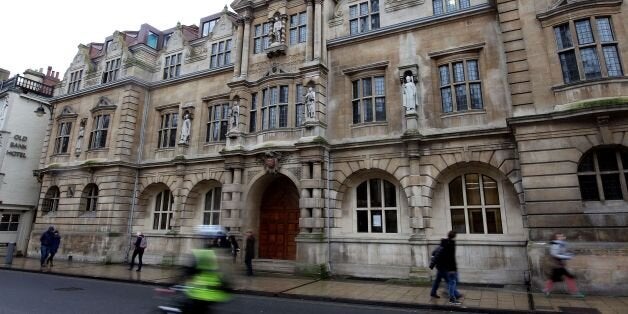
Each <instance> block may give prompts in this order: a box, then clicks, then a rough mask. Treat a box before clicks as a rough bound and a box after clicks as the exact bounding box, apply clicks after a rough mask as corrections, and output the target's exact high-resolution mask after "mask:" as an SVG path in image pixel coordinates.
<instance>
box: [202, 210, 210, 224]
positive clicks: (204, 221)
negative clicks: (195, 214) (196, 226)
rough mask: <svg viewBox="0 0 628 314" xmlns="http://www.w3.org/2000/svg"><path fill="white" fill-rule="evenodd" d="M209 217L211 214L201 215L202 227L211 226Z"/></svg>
mask: <svg viewBox="0 0 628 314" xmlns="http://www.w3.org/2000/svg"><path fill="white" fill-rule="evenodd" d="M211 217H212V214H211V213H203V224H204V225H210V224H211V221H210V220H211Z"/></svg>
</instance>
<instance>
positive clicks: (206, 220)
mask: <svg viewBox="0 0 628 314" xmlns="http://www.w3.org/2000/svg"><path fill="white" fill-rule="evenodd" d="M210 193H211V195H210ZM208 198H210V199H209V202H208V200H207V199H208ZM221 203H222V188H221V187H219V186H217V187H213V188H211V189H209V191H207V192H205V198H204V201H203V217H202V224H203V225H219V224H220V218H221V217H220V216H221V214H220V212H221V211H220V208H221V206H222V205H221ZM208 205H209V206H208ZM216 207H217V208H216ZM214 218H217V219H214ZM216 220H217V221H216Z"/></svg>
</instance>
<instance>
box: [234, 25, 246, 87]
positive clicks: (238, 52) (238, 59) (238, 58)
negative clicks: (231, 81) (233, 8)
mask: <svg viewBox="0 0 628 314" xmlns="http://www.w3.org/2000/svg"><path fill="white" fill-rule="evenodd" d="M244 23H245V21H244V20H243V19H238V33H237V35H236V40H235V41H236V49H235V54H234V56H233V60H234V61H235V62H234V64H233V77H240V73H241V72H240V71H241V66H242V47H243V45H242V44H243V42H244Z"/></svg>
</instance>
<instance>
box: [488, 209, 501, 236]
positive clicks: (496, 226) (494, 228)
mask: <svg viewBox="0 0 628 314" xmlns="http://www.w3.org/2000/svg"><path fill="white" fill-rule="evenodd" d="M486 229H488V230H486V231H487V232H488V233H489V234H501V233H504V231H503V230H502V216H501V213H500V210H499V209H498V208H490V209H489V208H487V209H486Z"/></svg>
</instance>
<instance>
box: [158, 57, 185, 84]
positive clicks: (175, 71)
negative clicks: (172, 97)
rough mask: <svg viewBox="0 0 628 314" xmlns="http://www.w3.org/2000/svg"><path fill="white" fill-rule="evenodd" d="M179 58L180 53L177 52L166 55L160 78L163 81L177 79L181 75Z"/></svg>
mask: <svg viewBox="0 0 628 314" xmlns="http://www.w3.org/2000/svg"><path fill="white" fill-rule="evenodd" d="M181 56H182V53H181V52H177V53H173V54H170V55H167V56H166V57H165V58H164V71H163V76H162V78H163V79H164V80H167V79H171V78H175V77H179V76H180V75H181ZM173 60H175V61H173ZM173 62H176V63H173Z"/></svg>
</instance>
